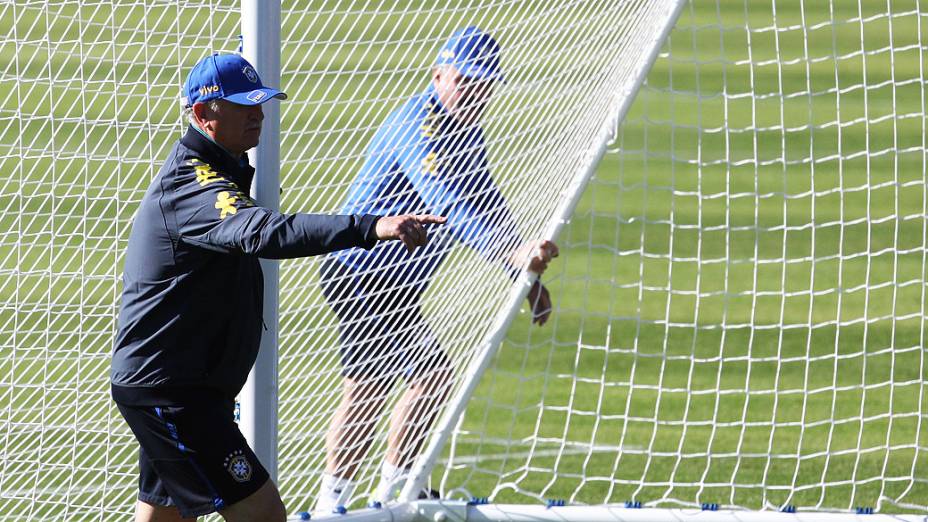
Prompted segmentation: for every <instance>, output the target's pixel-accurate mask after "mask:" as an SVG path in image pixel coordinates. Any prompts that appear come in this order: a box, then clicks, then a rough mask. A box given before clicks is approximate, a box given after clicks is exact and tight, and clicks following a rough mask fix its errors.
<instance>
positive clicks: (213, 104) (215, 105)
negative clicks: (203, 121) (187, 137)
mask: <svg viewBox="0 0 928 522" xmlns="http://www.w3.org/2000/svg"><path fill="white" fill-rule="evenodd" d="M206 106H207V107H209V110H211V111H213V112H219V107H220V105H219V100H210V101H208V102H206ZM184 118H186V119H187V121H189V122H190V124H191V125H196V124H197V119H196V117H194V115H193V105H191V106H189V107H184Z"/></svg>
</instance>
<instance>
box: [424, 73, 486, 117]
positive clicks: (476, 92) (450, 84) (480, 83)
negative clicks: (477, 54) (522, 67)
mask: <svg viewBox="0 0 928 522" xmlns="http://www.w3.org/2000/svg"><path fill="white" fill-rule="evenodd" d="M432 84H433V85H434V86H435V90H436V92H437V93H438V99H439V100H441V104H442V105H443V106H444V107H445V110H447V111H448V112H449V113H450V114H451V116H452V117H453V118H454V119H455V120H457V121H459V122H461V123H463V124H465V125H476V124H478V123H480V118H481V116H483V111H484V110H485V109H486V107H487V104H488V103H489V102H490V98H491V97H492V95H493V81H492V80H481V79H478V78H468V77H467V76H463V75H461V73H460V72H459V71H458V70H457V69H456V68H455V67H454V66H450V65H447V66H443V67H436V68H435V70H434V71H433V72H432Z"/></svg>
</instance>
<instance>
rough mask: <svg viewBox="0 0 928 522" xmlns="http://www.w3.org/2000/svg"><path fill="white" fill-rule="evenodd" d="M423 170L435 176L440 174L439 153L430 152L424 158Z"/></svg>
mask: <svg viewBox="0 0 928 522" xmlns="http://www.w3.org/2000/svg"><path fill="white" fill-rule="evenodd" d="M422 172H425V173H426V174H430V175H432V176H435V175H437V174H438V154H437V153H435V152H429V153H428V154H426V155H425V157H424V158H422Z"/></svg>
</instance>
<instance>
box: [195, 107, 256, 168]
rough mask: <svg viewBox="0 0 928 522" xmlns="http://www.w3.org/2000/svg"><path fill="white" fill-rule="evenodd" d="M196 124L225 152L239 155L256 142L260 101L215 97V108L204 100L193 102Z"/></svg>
mask: <svg viewBox="0 0 928 522" xmlns="http://www.w3.org/2000/svg"><path fill="white" fill-rule="evenodd" d="M193 111H194V114H195V115H196V116H197V120H198V121H199V122H200V128H201V129H203V130H204V131H206V132H207V134H209V135H210V136H212V138H213V139H214V140H216V143H218V144H220V145H222V146H223V147H225V148H226V149H228V150H229V152H232V153H233V154H236V155H239V154H242V153H244V152H245V151H247V150H250V149H253V148H255V147H257V146H258V140H259V139H260V138H261V122H262V121H264V111H262V110H261V106H260V105H239V104H237V103H232V102H228V101H225V100H219V111H218V112H217V111H213V110H212V109H210V108H209V106H208V105H207V104H205V103H196V104H194V106H193Z"/></svg>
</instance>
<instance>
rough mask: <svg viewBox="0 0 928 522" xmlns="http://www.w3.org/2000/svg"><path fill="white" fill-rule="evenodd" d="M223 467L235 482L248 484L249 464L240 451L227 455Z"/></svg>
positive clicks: (249, 475)
mask: <svg viewBox="0 0 928 522" xmlns="http://www.w3.org/2000/svg"><path fill="white" fill-rule="evenodd" d="M223 465H225V468H226V471H228V472H229V475H232V478H233V479H235V481H236V482H248V481H249V480H251V463H250V462H248V458H246V457H245V454H244V452H243V451H242V450H235V451H233V452H232V453H229V456H228V457H226V460H225V461H224V462H223Z"/></svg>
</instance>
